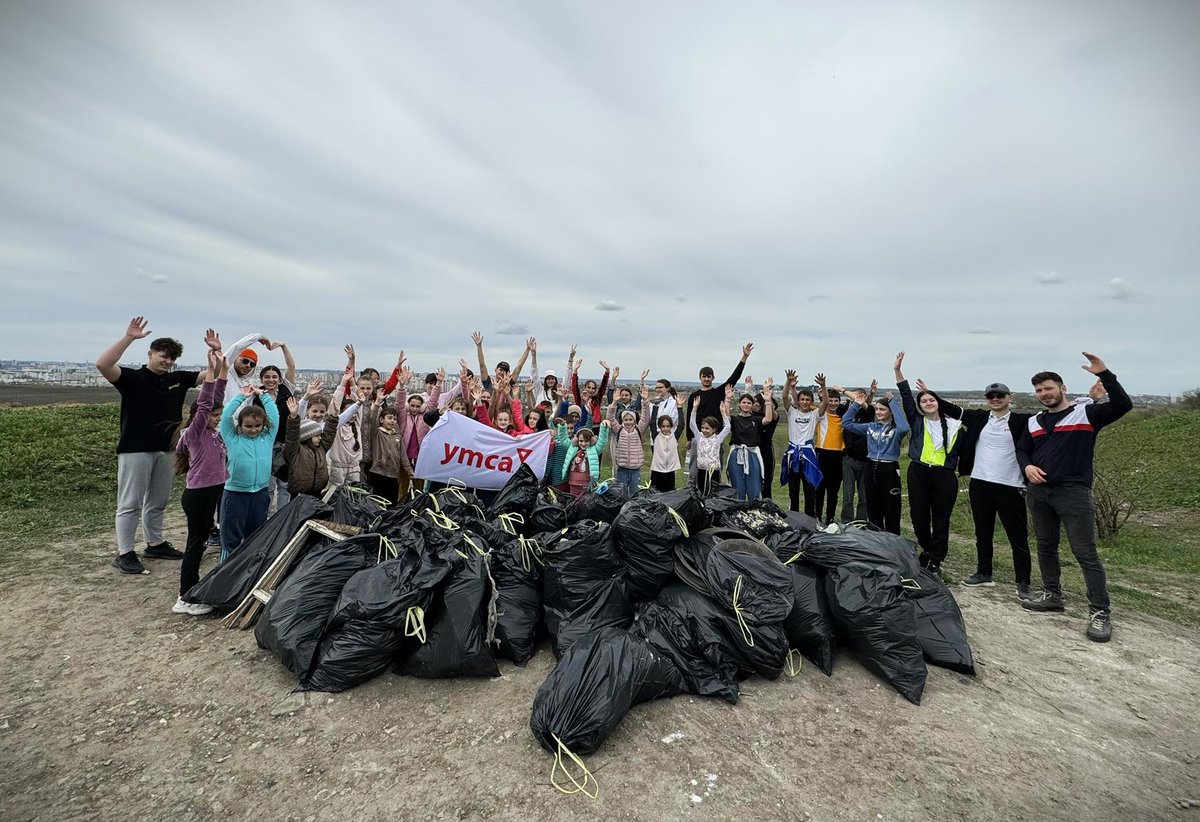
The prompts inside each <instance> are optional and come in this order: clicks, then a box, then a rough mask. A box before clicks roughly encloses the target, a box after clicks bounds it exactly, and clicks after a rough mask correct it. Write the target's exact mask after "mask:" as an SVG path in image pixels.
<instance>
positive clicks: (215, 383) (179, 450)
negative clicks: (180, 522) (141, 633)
mask: <svg viewBox="0 0 1200 822" xmlns="http://www.w3.org/2000/svg"><path fill="white" fill-rule="evenodd" d="M209 360H210V362H209V371H208V375H209V376H208V379H207V380H206V381H205V383H204V384H203V385H202V386H200V398H199V399H198V400H196V401H195V402H193V403H192V408H191V415H190V416H189V417H188V421H187V422H186V423H184V424H183V425H181V426H180V427H179V433H178V437H179V442H178V444H177V445H176V446H175V471H176V473H179V474H187V486H186V487H185V488H184V491H183V500H182V502H183V513H184V515H185V516H186V517H187V527H188V534H187V547H186V548H185V549H184V552H183V562H182V564H181V565H180V568H179V599H178V600H176V601H175V605H174V606H173V607H172V608H171V610H172V611H174V612H175V613H177V614H188V615H190V616H203V615H204V614H207V613H208V612H209V611H211V610H212V606H211V605H204V604H201V603H192V602H185V601H184V599H183V597H184V595H185V594H186V593H187V592H188V590H189V589H191V587H192V586H193V585H195V584H196V582H197V581H199V579H200V558H201V557H202V556H203V555H204V543H205V540H207V538H208V533H209V531H210V530H211V529H212V526H213V519H214V517H215V515H216V512H217V507H218V506H219V505H220V504H221V492H222V489H223V488H224V486H225V479H226V476H227V474H226V472H225V443H224V442H223V441H222V440H221V433H220V431H219V430H218V427H217V426H218V423H220V421H221V409H222V402H221V400H222V398H223V397H224V396H225V376H226V369H227V368H228V364H227V363H226V362H225V361H224V360H223V359H221V358H220V356H219V355H216V354H214V353H212V352H210V356H209ZM218 370H219V371H220V376H219V377H218V378H217V379H215V380H214V379H213V375H214V374H215V373H217V371H218Z"/></svg>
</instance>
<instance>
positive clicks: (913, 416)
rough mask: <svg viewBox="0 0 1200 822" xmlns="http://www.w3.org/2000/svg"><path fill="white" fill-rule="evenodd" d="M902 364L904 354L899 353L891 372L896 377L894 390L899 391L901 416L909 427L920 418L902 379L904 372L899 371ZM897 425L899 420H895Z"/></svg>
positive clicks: (904, 380)
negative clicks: (901, 408) (901, 407)
mask: <svg viewBox="0 0 1200 822" xmlns="http://www.w3.org/2000/svg"><path fill="white" fill-rule="evenodd" d="M903 364H904V352H903V351H901V352H900V353H899V354H897V355H896V361H895V362H894V363H892V371H893V372H894V374H895V376H896V388H897V389H899V391H900V401H901V405H902V406H903V408H904V413H903V414H902V416H903V417H904V418H905V419H906V420H907V421H908V425H909V426H910V427H911V426H912V424H913V423H914V422H915V421H916V420H917V418H918V417H919V416H920V412H919V411H918V410H917V404H916V402H915V401H914V400H913V395H912V389H911V388H909V387H908V380H906V379H904V372H902V371H901V370H900V366H902V365H903ZM899 424H900V423H899V420H897V422H896V425H897V427H899Z"/></svg>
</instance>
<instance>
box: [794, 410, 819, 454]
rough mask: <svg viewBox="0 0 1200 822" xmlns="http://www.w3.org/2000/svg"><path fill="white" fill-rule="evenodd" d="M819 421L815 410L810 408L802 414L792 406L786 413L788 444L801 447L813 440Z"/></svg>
mask: <svg viewBox="0 0 1200 822" xmlns="http://www.w3.org/2000/svg"><path fill="white" fill-rule="evenodd" d="M819 419H820V416H819V415H818V414H817V409H815V408H812V409H809V410H808V411H803V412H802V411H800V409H798V408H796V406H794V405H793V406H792V407H791V408H789V409H788V412H787V421H788V442H794V443H796V444H797V445H803V444H804V443H806V442H808V441H809V440H811V439H813V438H814V436H815V435H816V433H817V420H819Z"/></svg>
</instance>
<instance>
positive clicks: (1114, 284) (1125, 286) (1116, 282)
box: [1108, 277, 1133, 300]
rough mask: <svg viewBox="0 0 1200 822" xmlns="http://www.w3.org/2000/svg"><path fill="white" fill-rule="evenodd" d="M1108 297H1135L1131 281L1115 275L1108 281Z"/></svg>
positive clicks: (1126, 298) (1127, 298)
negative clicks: (1130, 285) (1130, 286)
mask: <svg viewBox="0 0 1200 822" xmlns="http://www.w3.org/2000/svg"><path fill="white" fill-rule="evenodd" d="M1108 297H1109V298H1110V299H1113V300H1131V299H1133V291H1131V290H1130V288H1129V283H1128V282H1126V281H1125V280H1124V279H1122V278H1121V277H1113V278H1112V279H1111V280H1109V281H1108Z"/></svg>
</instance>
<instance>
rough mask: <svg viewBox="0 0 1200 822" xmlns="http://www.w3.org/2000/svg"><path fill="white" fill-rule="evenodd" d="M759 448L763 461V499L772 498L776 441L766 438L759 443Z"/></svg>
mask: <svg viewBox="0 0 1200 822" xmlns="http://www.w3.org/2000/svg"><path fill="white" fill-rule="evenodd" d="M758 449H759V452H760V453H761V454H762V461H763V477H762V496H763V499H770V498H771V476H772V475H773V474H774V473H775V443H773V442H771V440H769V439H767V440H764V441H763V442H761V443H759V445H758Z"/></svg>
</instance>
